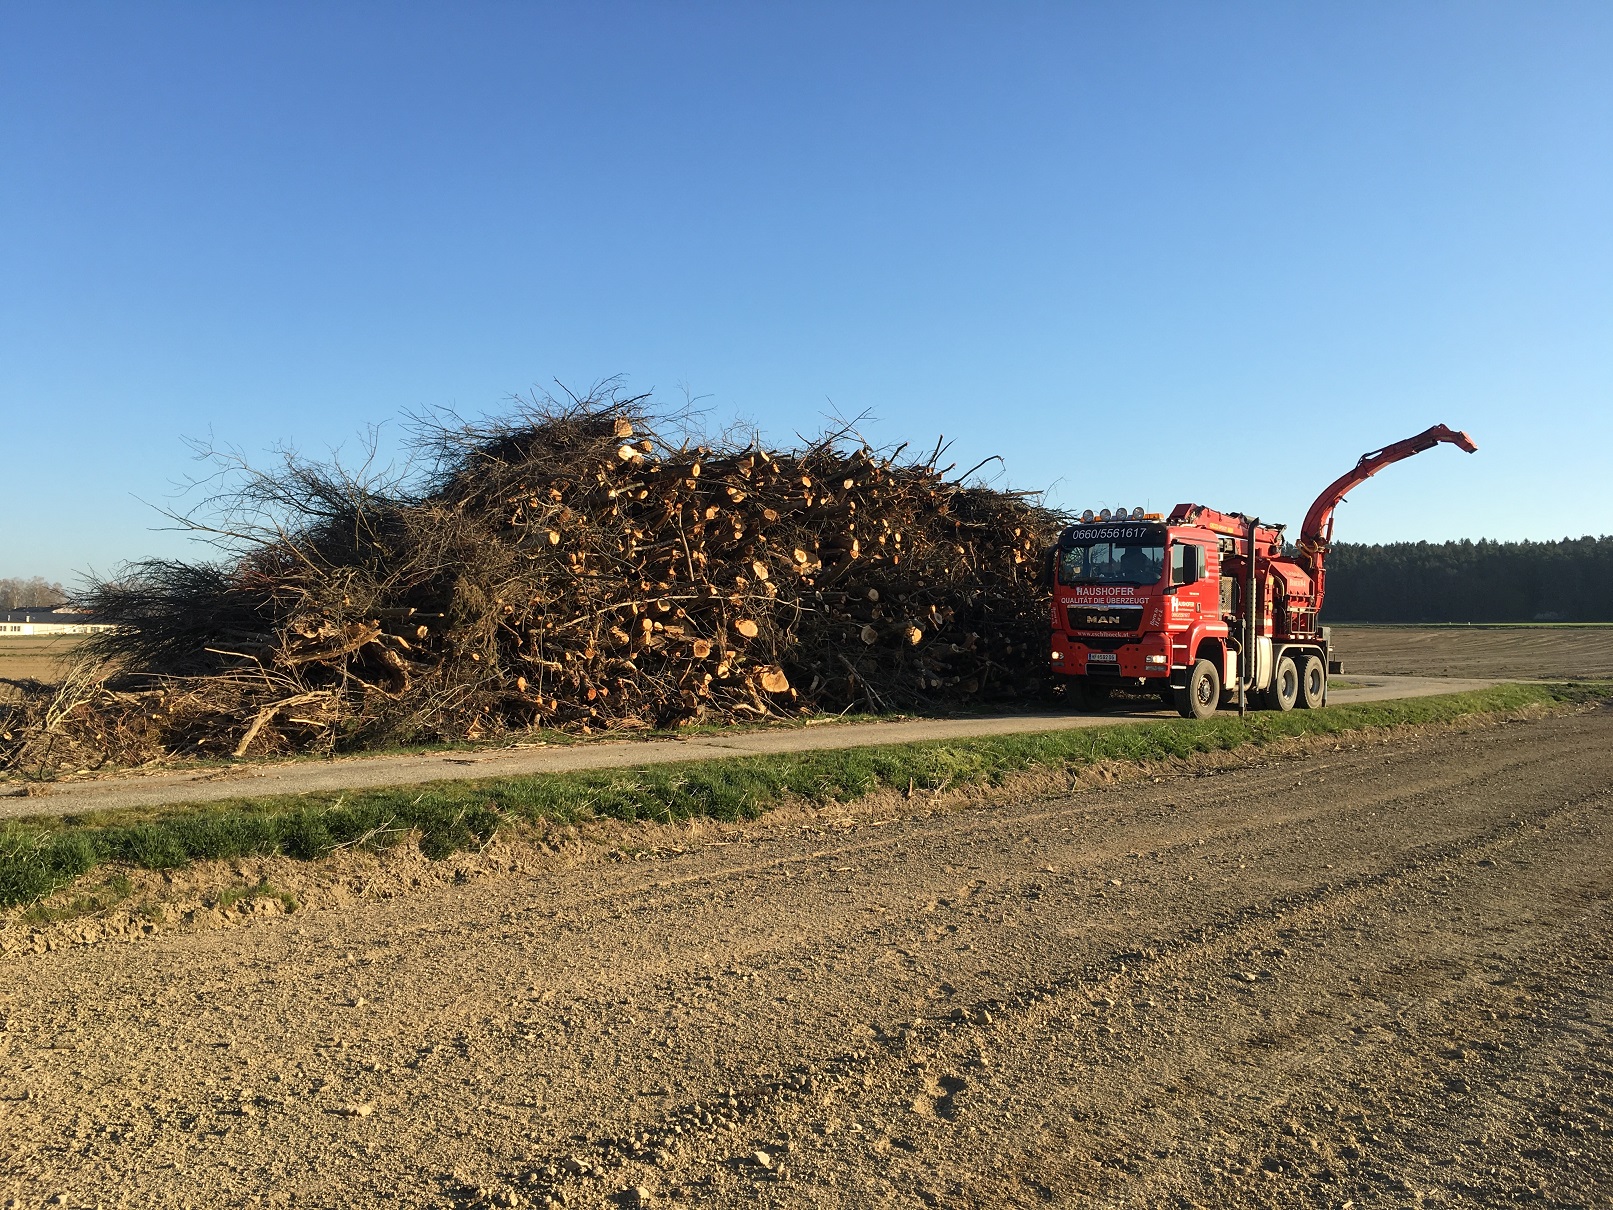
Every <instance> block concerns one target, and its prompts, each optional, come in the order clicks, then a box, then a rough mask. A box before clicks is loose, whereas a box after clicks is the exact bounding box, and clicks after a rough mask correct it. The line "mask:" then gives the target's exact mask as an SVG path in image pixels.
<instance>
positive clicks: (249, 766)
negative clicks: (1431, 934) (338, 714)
mask: <svg viewBox="0 0 1613 1210" xmlns="http://www.w3.org/2000/svg"><path fill="white" fill-rule="evenodd" d="M1352 683H1353V684H1354V685H1356V686H1357V687H1355V688H1351V689H1339V690H1334V691H1332V692H1331V693H1330V695H1329V701H1330V702H1332V703H1334V704H1339V705H1342V704H1346V703H1349V702H1373V701H1385V700H1388V699H1390V698H1408V697H1431V696H1434V695H1436V694H1441V693H1463V692H1466V691H1468V690H1472V689H1482V688H1484V687H1486V686H1488V685H1493V684H1495V683H1496V682H1495V681H1494V680H1475V679H1463V680H1455V679H1437V678H1433V677H1410V676H1400V677H1390V676H1373V677H1360V678H1357V679H1356V680H1355V681H1354V682H1352ZM1175 717H1177V716H1176V712H1175V711H1174V710H1166V709H1163V708H1155V707H1153V706H1151V705H1144V706H1139V705H1138V704H1137V703H1136V702H1132V703H1130V704H1129V705H1117V706H1116V707H1115V708H1113V709H1109V710H1104V711H1103V712H1101V713H1097V714H1080V713H1072V712H1070V711H1059V712H1043V713H1038V714H1014V715H995V716H986V717H979V718H956V719H906V720H902V721H891V722H872V723H845V724H839V723H834V722H832V721H831V722H826V723H825V724H823V725H822V726H808V727H781V728H777V729H774V730H756V731H745V730H739V729H735V730H733V731H726V732H717V733H705V734H701V733H696V734H693V735H675V736H674V735H664V736H660V737H657V738H655V739H648V740H643V739H629V740H605V741H596V742H589V743H580V744H575V745H567V746H555V747H551V746H548V745H546V744H527V745H523V746H521V747H517V748H498V749H484V750H481V751H474V752H470V751H450V752H436V753H427V754H421V755H393V756H354V757H343V758H339V759H336V760H330V761H285V762H276V763H242V764H239V765H235V766H227V767H223V768H220V767H218V766H213V767H206V766H203V767H201V768H191V769H183V770H177V771H172V772H160V773H149V774H145V775H138V774H137V775H133V776H122V777H115V778H97V779H93V780H86V781H73V780H67V781H60V782H53V783H51V784H50V785H49V787H48V792H47V793H45V794H43V795H29V796H24V795H22V794H21V793H19V791H21V790H22V789H23V788H24V787H25V786H26V784H27V783H25V782H23V781H21V780H20V779H16V778H13V779H12V780H10V781H7V780H4V779H0V794H5V793H6V792H7V791H10V792H11V796H9V797H0V819H4V818H7V817H8V816H11V817H14V816H19V815H66V814H70V813H72V812H74V811H91V810H112V809H117V808H121V807H146V806H157V805H160V804H163V803H175V802H187V803H189V802H218V801H221V800H223V799H229V798H240V797H241V796H243V795H249V794H250V795H269V794H308V793H317V792H328V791H339V790H358V789H364V788H368V787H374V786H404V785H414V784H416V783H420V782H432V781H451V780H457V779H461V778H467V777H512V776H520V775H524V774H529V773H563V772H568V771H571V770H575V769H620V768H625V767H627V766H630V765H660V764H668V763H671V762H675V761H686V760H708V759H711V758H713V757H730V756H747V755H755V754H757V753H766V752H805V751H809V750H813V749H820V748H864V747H871V746H873V745H876V744H902V743H911V742H914V741H917V740H945V739H958V738H961V737H964V736H971V735H1008V734H1014V733H1018V732H1028V731H1065V730H1070V729H1072V728H1078V727H1098V726H1102V725H1104V724H1106V723H1116V722H1127V721H1146V720H1149V719H1165V718H1175ZM41 788H42V787H39V786H37V785H36V786H33V787H32V789H33V790H39V789H41Z"/></svg>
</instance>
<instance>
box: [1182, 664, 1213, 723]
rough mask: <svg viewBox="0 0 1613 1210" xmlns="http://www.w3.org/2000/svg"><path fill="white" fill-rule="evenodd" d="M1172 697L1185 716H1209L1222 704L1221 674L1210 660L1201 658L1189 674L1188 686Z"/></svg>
mask: <svg viewBox="0 0 1613 1210" xmlns="http://www.w3.org/2000/svg"><path fill="white" fill-rule="evenodd" d="M1172 697H1173V698H1174V699H1175V703H1176V713H1178V714H1180V715H1181V716H1182V717H1183V718H1209V717H1210V716H1211V715H1212V714H1214V713H1215V710H1216V707H1217V706H1219V705H1220V704H1221V674H1220V673H1219V672H1217V671H1216V670H1215V665H1214V664H1212V663H1210V661H1209V660H1199V661H1197V662H1196V663H1195V664H1194V665H1193V667H1192V669H1191V670H1189V672H1188V674H1187V687H1186V688H1185V689H1177V690H1175V691H1174V692H1173V693H1172Z"/></svg>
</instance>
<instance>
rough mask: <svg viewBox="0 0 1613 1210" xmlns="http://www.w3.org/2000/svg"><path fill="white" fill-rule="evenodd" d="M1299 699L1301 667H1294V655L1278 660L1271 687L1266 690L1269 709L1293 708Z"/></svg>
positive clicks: (1267, 707) (1272, 675)
mask: <svg viewBox="0 0 1613 1210" xmlns="http://www.w3.org/2000/svg"><path fill="white" fill-rule="evenodd" d="M1298 700H1299V669H1298V668H1296V667H1294V660H1293V657H1292V656H1286V655H1285V656H1283V658H1282V659H1280V660H1278V661H1277V669H1276V671H1275V672H1273V673H1272V674H1271V687H1270V688H1269V689H1267V690H1266V709H1267V710H1292V709H1293V708H1294V703H1295V702H1296V701H1298Z"/></svg>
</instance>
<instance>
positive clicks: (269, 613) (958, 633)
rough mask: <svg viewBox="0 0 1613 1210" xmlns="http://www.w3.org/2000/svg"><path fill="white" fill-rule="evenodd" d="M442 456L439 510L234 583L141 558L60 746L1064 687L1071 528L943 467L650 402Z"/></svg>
mask: <svg viewBox="0 0 1613 1210" xmlns="http://www.w3.org/2000/svg"><path fill="white" fill-rule="evenodd" d="M436 452H437V456H438V462H437V465H438V470H437V473H436V474H435V475H434V476H433V478H432V479H431V481H430V482H429V484H427V485H426V486H425V487H424V488H423V489H422V490H420V491H418V492H417V493H415V494H413V495H411V496H408V497H402V496H396V497H392V498H375V497H363V496H356V495H355V496H353V497H352V503H351V506H350V507H345V508H340V507H338V508H332V507H324V506H322V507H321V510H320V511H318V512H317V513H315V512H310V513H309V514H308V517H307V520H306V524H304V525H303V527H302V528H301V529H289V530H288V529H286V528H285V527H280V528H279V529H278V530H277V531H276V532H277V534H278V535H279V536H277V537H276V538H275V539H274V540H272V541H264V542H262V543H260V544H258V545H257V546H256V547H255V548H253V549H251V550H249V551H247V552H246V553H244V554H243V555H242V556H241V558H240V560H239V562H238V563H237V564H236V565H233V566H230V567H226V568H223V569H219V570H217V571H216V573H215V574H214V575H213V576H212V578H211V579H210V578H209V577H208V576H207V575H205V574H202V573H201V571H200V570H199V569H197V568H195V567H187V568H179V569H176V567H175V565H172V564H148V565H145V566H146V577H145V580H144V581H141V579H140V578H139V577H138V576H136V577H134V578H132V579H129V580H125V581H124V582H122V583H120V584H118V585H115V586H114V585H105V586H101V587H100V588H98V589H97V591H96V592H95V593H92V594H91V598H90V600H89V601H88V602H86V604H87V605H88V606H89V607H90V608H92V609H93V610H95V611H97V612H100V613H102V614H104V615H106V616H108V617H116V618H117V619H118V620H120V621H123V622H126V623H128V624H129V625H127V626H126V628H125V629H124V630H122V631H120V632H117V633H115V634H113V635H109V636H107V637H106V638H105V639H104V640H103V642H102V644H101V654H103V655H107V656H112V657H114V658H116V659H118V660H120V661H121V663H122V666H123V668H124V669H125V671H124V673H123V675H122V680H121V682H118V683H115V684H114V685H113V686H111V687H108V688H104V689H103V690H102V691H101V697H100V699H98V700H99V704H96V703H95V702H88V701H87V702H86V703H85V704H84V705H82V706H80V707H78V708H77V714H78V715H79V716H81V717H79V719H78V722H77V723H76V724H73V725H70V726H68V727H67V728H66V729H65V730H67V731H72V730H73V729H74V726H76V727H77V729H78V730H79V731H80V732H81V733H82V735H83V738H84V741H85V742H86V743H88V741H89V737H90V736H91V734H92V733H93V734H94V735H95V736H96V737H98V738H96V740H95V741H94V742H93V743H89V746H90V747H92V748H93V747H96V746H99V747H100V748H102V749H103V750H105V749H108V748H115V749H117V752H116V758H117V759H119V760H128V759H133V758H134V757H137V756H141V755H149V754H152V753H159V754H163V755H177V754H196V753H198V752H211V753H214V754H218V755H229V754H234V755H237V756H244V755H247V754H258V753H267V752H276V751H279V752H285V751H310V750H313V751H318V750H326V751H329V750H336V749H351V748H356V747H364V746H369V745H373V744H376V743H382V742H391V743H396V742H410V741H421V740H431V739H463V738H472V739H475V738H481V737H491V736H494V735H497V734H500V733H507V732H510V731H513V730H520V729H526V728H530V727H534V726H542V727H560V728H570V729H576V730H597V729H607V728H622V727H628V728H648V727H657V728H662V727H671V726H677V725H681V724H685V723H689V722H694V721H711V722H724V721H734V720H744V719H752V720H755V719H762V718H767V717H769V716H779V715H794V714H800V713H804V712H837V713H838V712H844V711H848V710H854V709H855V710H864V711H872V712H888V711H925V710H944V709H956V708H959V707H967V706H970V705H972V704H977V703H985V702H989V701H1000V700H1002V699H1005V698H1016V697H1021V696H1023V695H1027V694H1036V693H1039V692H1041V691H1043V689H1044V687H1045V685H1046V681H1047V676H1046V665H1045V662H1044V661H1045V651H1044V648H1045V631H1046V626H1047V621H1046V618H1047V608H1048V606H1047V599H1046V594H1045V592H1044V591H1043V589H1042V588H1041V587H1040V586H1039V585H1038V568H1039V558H1040V552H1041V550H1042V549H1043V548H1044V547H1045V546H1046V545H1047V544H1048V543H1049V542H1050V541H1051V540H1052V538H1053V537H1054V535H1055V534H1056V532H1057V529H1058V526H1059V518H1058V517H1057V516H1056V515H1054V514H1053V513H1051V512H1049V511H1048V510H1046V509H1044V508H1042V507H1040V506H1039V505H1038V504H1037V503H1035V502H1034V501H1033V500H1031V499H1028V498H1026V497H1025V496H1023V495H1020V494H1015V493H1007V492H1000V491H995V490H991V489H987V488H983V487H978V486H977V487H968V486H964V485H962V484H961V483H959V482H957V481H956V480H950V479H949V478H948V477H947V476H948V471H949V470H950V468H948V469H947V470H943V469H941V468H938V467H937V465H936V462H937V458H936V457H935V456H931V457H930V458H929V459H928V460H922V461H914V460H907V461H903V460H902V459H901V457H900V451H898V452H897V453H896V454H885V453H880V452H876V451H874V450H872V449H870V448H868V447H867V446H865V445H861V444H860V443H854V444H851V445H850V446H849V448H848V443H847V442H846V440H845V434H838V435H836V437H835V438H826V439H824V440H822V441H819V442H816V443H813V444H811V445H808V446H805V447H804V448H801V449H798V450H795V451H791V452H774V451H770V450H766V449H763V448H760V447H759V446H758V445H756V444H754V443H753V444H750V445H748V446H737V445H735V446H724V445H722V444H719V443H712V442H709V441H708V442H704V443H702V442H696V441H678V442H671V441H663V440H662V439H661V438H660V437H658V436H657V434H656V432H655V431H654V429H653V419H652V417H651V416H650V415H648V414H647V413H646V412H645V411H644V409H643V407H642V403H641V401H638V400H632V401H626V402H609V403H605V404H598V403H589V404H586V405H584V406H580V407H574V408H571V409H570V410H565V411H555V412H553V413H551V414H548V415H544V416H539V417H526V418H524V422H523V423H510V424H504V425H499V426H492V427H482V428H474V429H462V430H457V431H455V432H453V433H447V432H442V433H439V435H438V448H437V451H436ZM326 494H327V495H328V496H329V497H330V498H332V499H340V498H341V496H340V493H339V492H330V493H326ZM176 571H182V572H183V573H184V574H182V575H177V574H176ZM164 720H166V722H165V721H164ZM69 721H70V722H71V717H70V719H69ZM114 735H125V736H136V735H137V736H139V737H141V738H140V739H139V740H138V742H134V741H132V740H123V741H119V742H117V743H114V742H113V736H114ZM81 746H82V745H81Z"/></svg>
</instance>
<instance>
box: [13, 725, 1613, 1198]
mask: <svg viewBox="0 0 1613 1210" xmlns="http://www.w3.org/2000/svg"><path fill="white" fill-rule="evenodd" d="M1610 748H1613V710H1607V709H1600V710H1595V711H1591V712H1586V713H1579V714H1573V715H1567V716H1559V717H1553V718H1547V719H1542V720H1538V721H1533V722H1520V723H1516V724H1512V725H1509V726H1501V727H1497V726H1474V727H1472V728H1467V729H1453V730H1446V731H1442V732H1439V733H1436V734H1430V735H1427V736H1423V737H1420V738H1401V739H1398V740H1396V741H1394V742H1391V743H1383V742H1371V741H1366V740H1362V741H1359V742H1356V743H1354V744H1352V745H1347V746H1343V747H1340V748H1339V749H1336V750H1330V751H1326V752H1322V753H1314V754H1312V755H1309V756H1305V757H1294V758H1289V759H1282V760H1265V761H1264V763H1262V764H1260V765H1258V766H1255V767H1251V768H1244V769H1233V770H1227V771H1220V772H1210V771H1204V772H1203V773H1202V775H1200V776H1181V777H1174V778H1161V779H1160V780H1158V781H1149V782H1146V783H1143V784H1131V785H1120V786H1115V787H1113V788H1107V789H1104V788H1096V789H1091V790H1088V791H1086V792H1081V793H1076V794H1072V795H1059V796H1054V797H1046V796H1042V797H1038V796H1033V795H1014V796H1000V797H998V798H996V799H992V800H986V801H984V802H977V803H975V804H973V805H971V806H968V807H967V808H965V809H949V808H947V807H945V806H944V805H936V806H933V807H927V808H926V809H924V810H917V811H915V810H914V804H913V803H906V804H903V807H904V810H903V813H900V814H896V813H892V814H891V815H889V816H882V817H879V818H869V817H868V816H866V815H857V814H851V813H848V814H847V815H846V817H845V818H844V819H843V820H835V819H833V818H830V817H826V816H818V817H814V816H808V815H804V814H803V815H796V816H794V817H793V818H790V819H774V820H771V821H769V822H765V823H763V824H759V825H755V826H751V827H748V828H745V829H718V828H713V827H711V826H709V825H708V827H707V828H706V829H705V830H703V831H696V832H682V831H672V830H668V831H666V832H663V833H659V836H660V840H659V843H655V844H652V843H650V842H651V837H652V835H654V834H652V833H649V832H646V833H644V834H643V837H642V840H641V844H642V851H641V853H640V854H639V856H640V857H641V858H642V859H641V860H621V861H616V862H611V861H606V860H602V859H601V858H602V856H603V851H602V850H600V849H598V848H581V849H573V850H571V851H569V852H567V851H565V850H563V849H562V850H559V851H557V852H556V853H555V854H554V855H552V857H551V859H550V860H548V861H547V862H541V861H540V862H533V863H530V864H528V865H526V866H520V863H514V862H511V863H508V865H510V866H520V868H507V869H506V870H505V871H504V872H501V873H499V872H484V874H483V876H482V877H479V878H475V877H471V875H472V874H473V873H475V872H476V871H475V870H473V869H472V868H471V867H470V866H468V865H467V866H466V867H465V868H464V869H463V871H462V872H463V874H464V877H465V878H466V879H467V881H465V882H463V883H455V882H451V881H435V880H432V881H430V882H429V883H427V884H425V885H422V886H421V887H419V888H418V889H416V890H415V891H414V892H413V893H411V894H408V895H401V896H398V897H394V898H390V899H373V898H361V899H359V900H357V901H355V902H354V903H352V904H351V905H349V906H347V907H345V908H343V909H340V910H335V909H333V910H317V911H303V912H299V913H296V914H293V915H290V916H285V915H281V914H278V911H275V912H274V913H272V914H265V915H263V916H262V918H254V919H252V920H250V921H249V922H248V923H247V924H245V925H244V926H243V927H237V928H229V929H214V930H207V931H191V932H183V931H180V932H158V933H157V934H156V935H155V936H154V937H151V938H146V939H139V940H133V941H131V942H129V943H127V944H99V945H81V946H73V947H67V948H60V949H56V950H54V951H52V952H45V953H29V954H24V955H14V956H12V957H9V958H4V959H0V989H3V990H0V1018H3V1024H4V1029H3V1031H0V1055H3V1056H4V1059H3V1061H0V1199H3V1198H4V1197H8V1196H10V1197H15V1198H18V1199H20V1201H19V1203H18V1204H21V1205H28V1206H34V1205H38V1204H40V1203H41V1201H43V1200H44V1199H46V1198H50V1197H54V1196H56V1195H61V1198H62V1202H61V1204H66V1205H103V1206H115V1205H116V1206H131V1207H133V1206H142V1207H143V1206H151V1205H187V1206H225V1205H229V1206H235V1205H240V1204H245V1203H248V1202H259V1203H261V1204H267V1205H285V1204H296V1205H321V1206H451V1205H461V1206H469V1205H542V1204H545V1203H546V1200H554V1201H561V1200H563V1201H564V1204H567V1205H579V1204H581V1205H601V1204H607V1203H608V1201H609V1199H611V1198H613V1197H618V1196H620V1197H621V1198H622V1200H624V1201H628V1202H631V1201H634V1200H638V1195H637V1194H636V1193H634V1192H633V1191H634V1190H636V1189H642V1190H643V1191H644V1192H645V1195H646V1196H647V1197H648V1198H649V1200H650V1201H651V1202H652V1203H653V1204H664V1205H678V1204H688V1205H720V1206H751V1205H757V1204H771V1205H784V1206H847V1207H850V1206H857V1207H861V1206H877V1205H890V1206H918V1205H934V1206H958V1207H964V1206H986V1207H994V1206H1020V1205H1043V1204H1055V1205H1086V1204H1093V1205H1105V1206H1110V1205H1113V1206H1118V1205H1147V1206H1192V1205H1198V1206H1228V1205H1231V1206H1273V1207H1277V1206H1283V1207H1286V1206H1294V1205H1318V1206H1338V1207H1343V1206H1345V1205H1348V1204H1350V1203H1351V1202H1353V1203H1354V1204H1355V1205H1358V1206H1364V1205H1396V1206H1413V1205H1470V1206H1471V1205H1493V1206H1500V1205H1508V1206H1510V1205H1513V1204H1515V1203H1517V1202H1519V1201H1529V1202H1532V1203H1534V1204H1540V1205H1546V1206H1557V1207H1569V1206H1601V1205H1607V1204H1609V1201H1610V1199H1613V1175H1610V1174H1613V1092H1610V1091H1609V1089H1613V1058H1610V1056H1613V1045H1610V1043H1613V1039H1610V1037H1609V1032H1610V1025H1613V1006H1610V1004H1609V1002H1608V987H1609V983H1608V973H1609V967H1610V965H1613V903H1610V893H1613V860H1610V859H1613V845H1610V843H1609V832H1608V825H1609V814H1608V813H1609V808H1610V806H1613V789H1610V786H1609V782H1608V780H1607V777H1606V774H1605V768H1606V762H1607V756H1608V753H1609V750H1610ZM556 839H557V840H560V839H563V838H556ZM495 865H496V863H494V864H493V865H489V866H488V867H486V869H488V870H491V869H493V868H494V866H495ZM449 868H453V867H449ZM393 872H394V873H395V874H397V875H398V877H400V878H403V877H404V875H405V874H406V871H404V870H403V869H402V867H398V868H397V869H395V870H394V871H393ZM247 873H250V871H247ZM389 877H390V875H389ZM391 889H392V884H391V883H388V884H387V885H386V886H383V887H381V888H380V889H379V890H377V891H376V892H375V893H379V894H385V893H388V892H389V891H390V890H391Z"/></svg>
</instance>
